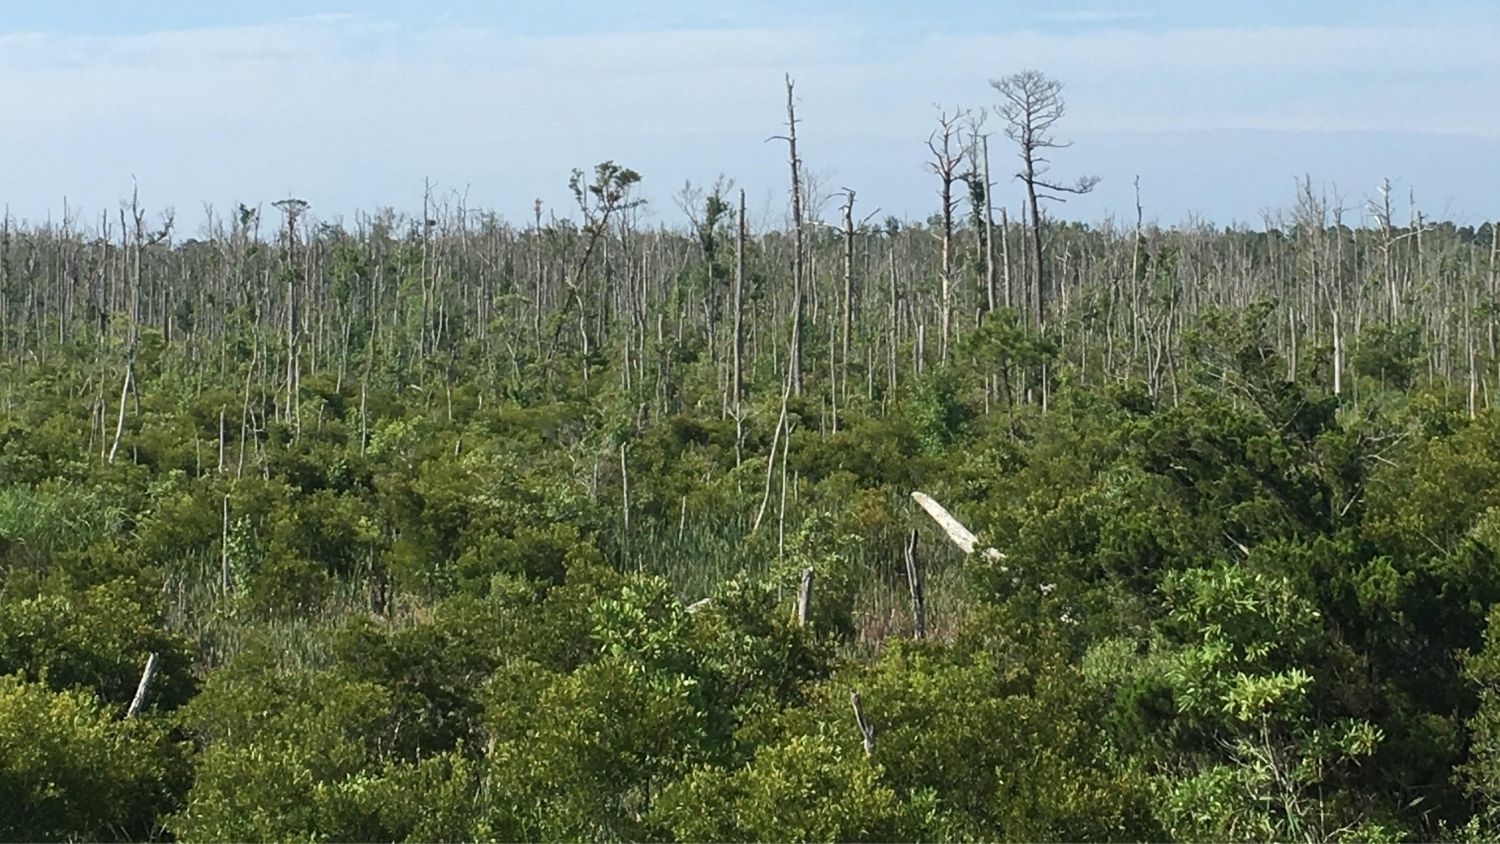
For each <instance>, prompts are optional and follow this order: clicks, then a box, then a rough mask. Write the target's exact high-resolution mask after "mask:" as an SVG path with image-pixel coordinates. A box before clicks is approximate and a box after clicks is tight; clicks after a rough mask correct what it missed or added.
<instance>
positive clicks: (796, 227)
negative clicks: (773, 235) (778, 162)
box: [786, 75, 805, 396]
mask: <svg viewBox="0 0 1500 844" xmlns="http://www.w3.org/2000/svg"><path fill="white" fill-rule="evenodd" d="M794 87H795V83H793V82H792V77H791V76H790V75H788V76H787V77H786V131H787V134H786V142H787V158H788V161H789V162H790V164H791V171H792V338H791V348H790V349H789V353H790V355H791V371H792V376H791V378H792V381H791V383H792V394H793V395H798V396H800V395H802V308H803V304H802V303H803V299H804V297H805V292H804V290H803V271H804V267H803V264H804V258H803V250H804V248H805V247H804V244H803V231H802V161H801V159H799V158H798V157H797V111H796V104H795V102H794V98H793V89H794Z"/></svg>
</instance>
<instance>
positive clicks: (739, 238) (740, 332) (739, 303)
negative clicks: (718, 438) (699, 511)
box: [730, 188, 745, 465]
mask: <svg viewBox="0 0 1500 844" xmlns="http://www.w3.org/2000/svg"><path fill="white" fill-rule="evenodd" d="M735 229H736V232H735V245H734V364H733V366H734V374H733V375H732V377H731V378H730V384H731V389H733V391H734V401H733V403H732V406H733V407H734V455H735V457H734V462H735V465H739V463H740V462H741V459H742V457H741V449H742V448H743V447H744V444H745V414H744V408H743V407H742V406H741V400H742V399H743V398H744V395H745V375H744V369H743V366H744V364H743V360H744V354H745V328H744V311H745V189H744V188H740V209H739V220H738V223H737V225H736V226H735Z"/></svg>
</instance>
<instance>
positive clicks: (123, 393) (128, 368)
mask: <svg viewBox="0 0 1500 844" xmlns="http://www.w3.org/2000/svg"><path fill="white" fill-rule="evenodd" d="M134 377H135V357H134V354H132V356H131V357H130V358H129V359H128V360H126V361H125V383H124V384H123V385H122V386H121V387H120V415H119V417H118V418H117V419H116V420H115V440H114V442H113V443H111V444H110V446H109V458H108V462H110V463H113V462H115V454H116V453H117V452H118V451H119V450H120V438H121V437H122V436H124V434H125V400H126V398H127V397H129V395H130V382H131V380H132V379H133V378H134Z"/></svg>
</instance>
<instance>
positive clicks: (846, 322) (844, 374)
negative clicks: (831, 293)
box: [838, 190, 854, 404]
mask: <svg viewBox="0 0 1500 844" xmlns="http://www.w3.org/2000/svg"><path fill="white" fill-rule="evenodd" d="M843 304H844V313H843V326H842V329H843V331H842V334H843V342H842V344H841V349H840V357H839V384H838V388H839V391H840V393H841V394H842V395H843V400H844V402H845V403H846V404H847V403H848V401H849V334H850V332H851V331H852V330H853V328H854V191H852V190H850V191H848V192H847V193H846V194H845V202H844V302H843Z"/></svg>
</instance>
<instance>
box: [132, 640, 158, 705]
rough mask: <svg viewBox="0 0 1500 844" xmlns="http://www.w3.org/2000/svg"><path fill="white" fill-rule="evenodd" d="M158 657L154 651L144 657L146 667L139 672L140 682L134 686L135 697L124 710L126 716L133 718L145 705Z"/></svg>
mask: <svg viewBox="0 0 1500 844" xmlns="http://www.w3.org/2000/svg"><path fill="white" fill-rule="evenodd" d="M159 659H160V657H159V656H158V655H157V653H156V652H155V651H152V652H151V655H150V656H148V657H146V669H145V670H144V671H142V672H141V682H140V683H139V684H138V685H137V686H136V687H135V697H133V698H131V699H130V708H129V709H127V710H126V711H125V717H126V718H134V717H135V716H137V715H139V714H141V709H142V708H144V707H145V705H146V692H148V691H150V689H151V679H152V678H153V677H155V676H156V665H157V662H158V660H159Z"/></svg>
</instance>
